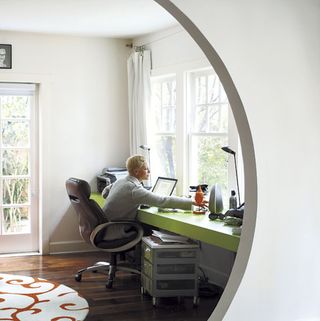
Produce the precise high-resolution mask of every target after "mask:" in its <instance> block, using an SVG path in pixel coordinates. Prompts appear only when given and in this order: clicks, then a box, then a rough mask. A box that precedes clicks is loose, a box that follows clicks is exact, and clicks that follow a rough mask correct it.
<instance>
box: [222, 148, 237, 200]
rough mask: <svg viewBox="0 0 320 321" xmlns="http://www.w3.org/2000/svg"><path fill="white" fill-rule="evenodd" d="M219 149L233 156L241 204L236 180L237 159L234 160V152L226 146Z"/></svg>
mask: <svg viewBox="0 0 320 321" xmlns="http://www.w3.org/2000/svg"><path fill="white" fill-rule="evenodd" d="M221 149H222V150H223V151H224V152H226V153H228V154H231V155H233V159H234V168H235V172H236V180H237V190H238V198H239V204H241V199H240V189H239V180H238V168H237V159H236V152H235V151H233V150H232V149H231V148H229V147H228V146H224V147H221Z"/></svg>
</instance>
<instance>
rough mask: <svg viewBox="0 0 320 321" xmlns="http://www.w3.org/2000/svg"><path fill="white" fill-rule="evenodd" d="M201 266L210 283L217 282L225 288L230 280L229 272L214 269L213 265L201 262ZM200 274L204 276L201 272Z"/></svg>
mask: <svg viewBox="0 0 320 321" xmlns="http://www.w3.org/2000/svg"><path fill="white" fill-rule="evenodd" d="M199 267H200V268H201V269H202V270H203V272H204V273H205V276H206V277H207V278H208V281H209V283H212V284H216V285H218V286H220V287H222V288H225V286H226V284H227V282H228V280H229V276H230V275H229V274H226V273H223V272H221V271H218V270H216V269H213V268H212V267H210V266H207V265H202V264H200V265H199ZM199 274H200V276H202V275H201V272H200V273H199Z"/></svg>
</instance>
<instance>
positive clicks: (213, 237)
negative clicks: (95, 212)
mask: <svg viewBox="0 0 320 321" xmlns="http://www.w3.org/2000/svg"><path fill="white" fill-rule="evenodd" d="M91 198H92V199H94V200H95V201H96V202H97V203H98V204H99V205H100V206H101V207H102V206H103V204H104V199H103V198H102V196H101V195H100V194H99V193H92V194H91ZM138 220H139V221H140V222H142V223H146V224H149V225H152V226H155V227H158V228H162V229H164V230H167V231H170V232H174V233H177V234H180V235H184V236H187V237H190V238H192V239H195V240H199V241H202V242H205V243H208V244H212V245H215V246H219V247H221V248H224V249H227V250H230V251H233V252H236V251H237V249H238V245H239V241H240V237H239V236H237V235H232V227H230V226H225V225H224V223H223V222H221V221H211V220H209V218H208V214H205V215H197V214H193V213H192V212H182V211H181V212H158V208H156V207H151V208H148V209H140V210H139V211H138Z"/></svg>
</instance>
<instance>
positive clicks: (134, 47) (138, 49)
mask: <svg viewBox="0 0 320 321" xmlns="http://www.w3.org/2000/svg"><path fill="white" fill-rule="evenodd" d="M126 47H129V48H133V49H134V50H135V51H136V52H142V51H144V50H145V49H146V48H145V45H142V46H134V45H133V44H132V43H128V44H126Z"/></svg>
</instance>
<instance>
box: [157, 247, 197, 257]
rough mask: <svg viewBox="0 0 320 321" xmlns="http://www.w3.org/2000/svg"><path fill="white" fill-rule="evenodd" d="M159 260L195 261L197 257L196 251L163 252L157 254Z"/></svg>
mask: <svg viewBox="0 0 320 321" xmlns="http://www.w3.org/2000/svg"><path fill="white" fill-rule="evenodd" d="M156 257H157V258H159V259H194V258H196V257H197V251H195V250H181V249H179V250H161V251H159V250H158V251H157V252H156Z"/></svg>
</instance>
